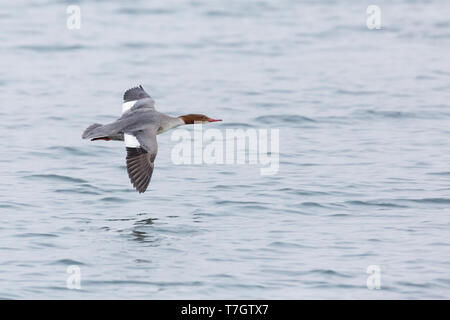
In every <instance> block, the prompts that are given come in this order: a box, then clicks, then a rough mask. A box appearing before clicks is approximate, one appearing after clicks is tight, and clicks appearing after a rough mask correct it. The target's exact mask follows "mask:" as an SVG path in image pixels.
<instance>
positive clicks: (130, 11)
mask: <svg viewBox="0 0 450 320" xmlns="http://www.w3.org/2000/svg"><path fill="white" fill-rule="evenodd" d="M175 12H176V10H174V9H168V8H154V9H145V8H141V7H133V8H132V7H130V8H121V9H119V10H117V13H119V14H126V15H163V14H173V13H175Z"/></svg>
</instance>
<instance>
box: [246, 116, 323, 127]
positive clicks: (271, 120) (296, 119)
mask: <svg viewBox="0 0 450 320" xmlns="http://www.w3.org/2000/svg"><path fill="white" fill-rule="evenodd" d="M254 120H255V121H256V122H260V123H265V124H280V125H282V124H283V123H294V124H304V123H314V122H316V121H315V120H314V119H311V118H308V117H304V116H299V115H295V114H292V115H267V116H260V117H257V118H255V119H254Z"/></svg>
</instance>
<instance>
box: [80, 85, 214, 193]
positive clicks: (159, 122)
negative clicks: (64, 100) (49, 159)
mask: <svg viewBox="0 0 450 320" xmlns="http://www.w3.org/2000/svg"><path fill="white" fill-rule="evenodd" d="M122 112H123V113H122V116H121V117H120V118H119V119H117V120H116V121H114V122H112V123H109V124H105V125H102V124H99V123H95V124H93V125H91V126H89V127H88V128H87V129H86V130H85V131H84V132H83V135H82V138H83V139H91V141H97V140H105V141H110V140H115V141H125V147H126V151H127V157H126V162H127V171H128V176H129V178H130V180H131V183H132V184H133V186H134V188H135V189H136V190H137V191H138V192H139V193H143V192H145V191H146V190H147V187H148V185H149V183H150V180H151V178H152V174H153V168H154V166H155V158H156V154H157V152H158V143H157V141H156V136H157V135H158V134H160V133H163V132H165V131H167V130H170V129H173V128H175V127H178V126H182V125H185V124H194V123H196V122H201V123H205V122H216V121H222V120H221V119H211V118H209V117H207V116H205V115H203V114H187V115H183V116H179V117H171V116H168V115H166V114H164V113H161V112H158V111H156V110H155V101H154V100H153V99H152V97H150V95H149V94H148V93H147V92H145V90H144V88H143V87H142V86H139V87H135V88H131V89H129V90H127V91H125V94H124V95H123V105H122Z"/></svg>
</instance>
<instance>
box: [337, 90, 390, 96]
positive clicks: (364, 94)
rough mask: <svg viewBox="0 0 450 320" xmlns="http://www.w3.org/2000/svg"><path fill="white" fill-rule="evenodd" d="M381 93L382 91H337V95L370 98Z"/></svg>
mask: <svg viewBox="0 0 450 320" xmlns="http://www.w3.org/2000/svg"><path fill="white" fill-rule="evenodd" d="M381 93H382V92H381V91H370V90H344V89H339V90H336V94H343V95H351V96H368V95H374V94H381Z"/></svg>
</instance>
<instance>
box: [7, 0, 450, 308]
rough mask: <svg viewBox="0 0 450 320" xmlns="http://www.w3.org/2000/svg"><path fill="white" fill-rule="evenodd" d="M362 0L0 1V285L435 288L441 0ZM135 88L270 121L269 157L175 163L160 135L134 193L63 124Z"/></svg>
mask: <svg viewBox="0 0 450 320" xmlns="http://www.w3.org/2000/svg"><path fill="white" fill-rule="evenodd" d="M376 2H377V3H375V4H377V5H379V6H380V9H381V24H382V28H381V29H380V30H377V29H374V30H369V29H368V27H367V26H366V20H367V18H368V16H369V15H368V14H367V13H366V9H367V7H368V6H369V5H370V4H373V3H372V1H331V0H330V1H304V2H300V1H293V0H292V1H289V0H282V1H268V0H261V1H206V0H205V1H200V0H197V1H135V2H133V3H131V2H125V1H95V2H94V1H80V2H76V1H74V2H71V1H14V2H11V1H9V2H8V1H2V4H1V7H0V97H1V100H2V103H1V106H0V119H1V125H0V149H1V154H0V176H1V184H0V298H6V299H29V298H43V299H54V298H62V299H72V298H73V299H81V298H87V299H97V298H112V299H115V298H125V299H132V298H137V299H146V298H149V299H176V298H178V299H181V298H225V299H227V298H274V299H279V298H286V299H294V298H295V299H297V298H306V299H310V298H318V299H328V298H337V299H361V298H367V299H381V298H387V299H394V298H401V299H432V298H438V299H445V298H447V299H448V298H450V250H449V249H450V247H449V245H450V232H449V227H450V225H449V221H450V220H449V219H450V208H449V207H450V152H449V151H450V149H449V148H450V142H449V141H450V125H449V124H450V104H449V101H450V59H449V56H450V50H449V49H450V22H449V21H450V19H449V18H450V2H448V1H438V0H435V1H395V2H393V1H376ZM69 4H77V5H79V6H80V8H81V29H79V30H76V29H75V30H69V29H67V27H66V20H67V18H68V16H69V15H68V14H67V13H66V9H67V6H68V5H69ZM137 84H142V85H143V86H144V87H145V88H146V90H147V91H149V92H150V94H151V95H152V97H153V98H154V99H155V100H156V106H157V109H158V110H159V111H161V112H165V113H167V114H170V115H174V116H178V115H181V114H186V113H204V114H206V115H209V116H211V117H218V118H223V119H224V122H222V123H215V124H211V125H209V126H208V128H213V127H214V128H216V129H219V130H221V131H222V132H224V131H225V130H226V129H227V128H234V129H236V128H243V129H248V128H279V129H280V150H279V156H280V168H279V172H278V173H277V174H275V175H271V176H262V175H261V174H260V166H259V165H248V164H247V165H206V164H202V165H178V166H176V165H174V164H173V163H172V161H171V158H170V153H171V150H172V148H173V146H174V144H175V142H173V141H171V133H170V132H168V133H165V134H163V135H160V136H158V143H159V151H158V156H157V159H156V166H155V171H154V174H153V178H152V182H151V184H150V187H149V190H148V191H147V192H146V193H145V194H142V195H139V194H138V193H136V192H135V191H134V189H133V188H132V186H131V184H130V182H129V179H128V176H127V172H126V167H125V147H124V145H123V143H120V142H96V143H94V142H90V141H85V140H82V139H81V133H82V131H83V130H84V129H85V127H86V126H87V125H89V124H91V123H93V122H103V123H105V122H110V121H113V120H114V119H116V118H117V117H119V115H120V113H121V103H122V102H121V99H122V94H123V92H124V90H125V89H127V88H130V87H131V86H134V85H137ZM189 130H192V128H190V129H189ZM72 265H75V266H79V268H80V271H81V289H80V290H77V289H68V287H67V279H68V277H69V276H70V274H68V273H67V268H68V267H69V266H72ZM372 265H375V266H378V267H379V268H380V274H378V275H380V278H379V279H380V289H378V290H377V289H375V290H369V289H368V287H367V285H366V282H367V279H368V277H369V276H370V275H369V274H368V273H366V271H367V268H368V267H369V266H372ZM377 279H378V278H377ZM372 288H373V287H372Z"/></svg>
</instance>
